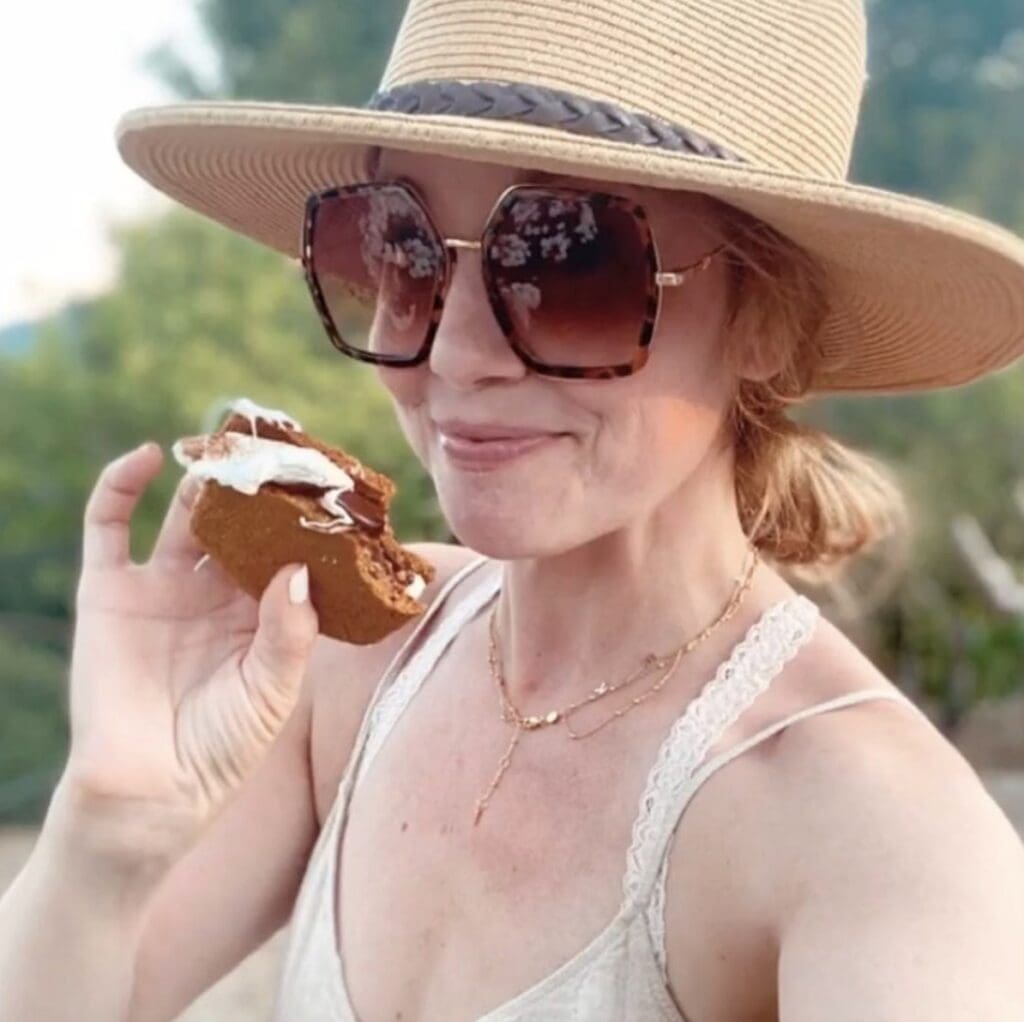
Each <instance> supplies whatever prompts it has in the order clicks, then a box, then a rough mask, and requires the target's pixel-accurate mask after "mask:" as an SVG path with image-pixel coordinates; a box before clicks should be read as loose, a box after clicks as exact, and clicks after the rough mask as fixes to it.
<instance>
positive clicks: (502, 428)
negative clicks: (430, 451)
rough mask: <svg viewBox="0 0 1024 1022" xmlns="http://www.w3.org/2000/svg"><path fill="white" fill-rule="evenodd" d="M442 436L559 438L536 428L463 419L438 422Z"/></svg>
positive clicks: (493, 438) (463, 438) (455, 437)
mask: <svg viewBox="0 0 1024 1022" xmlns="http://www.w3.org/2000/svg"><path fill="white" fill-rule="evenodd" d="M436 425H437V428H438V430H439V432H440V433H441V435H442V436H446V437H452V438H454V439H461V440H473V441H478V442H479V441H486V440H523V439H536V438H537V437H543V436H557V435H558V434H557V433H555V432H554V431H549V430H540V429H537V427H536V426H513V425H507V424H505V423H497V422H466V421H464V420H461V419H443V420H438V421H437V423H436Z"/></svg>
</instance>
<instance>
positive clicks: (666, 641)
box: [494, 501, 792, 712]
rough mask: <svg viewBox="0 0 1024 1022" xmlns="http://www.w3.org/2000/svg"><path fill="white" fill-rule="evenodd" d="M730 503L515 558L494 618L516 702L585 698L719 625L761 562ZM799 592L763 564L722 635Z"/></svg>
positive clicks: (671, 511) (660, 516) (667, 510)
mask: <svg viewBox="0 0 1024 1022" xmlns="http://www.w3.org/2000/svg"><path fill="white" fill-rule="evenodd" d="M729 509H730V510H731V513H728V512H727V511H726V510H724V509H722V508H717V509H716V510H715V511H713V512H712V511H710V510H705V511H704V512H703V513H698V512H693V513H691V514H689V515H686V514H681V513H679V512H680V511H681V510H682V509H680V508H679V507H678V506H674V507H668V506H665V505H663V506H662V508H660V509H658V511H657V512H655V514H653V515H652V516H651V517H650V518H649V519H648V520H647V521H645V522H643V523H642V524H639V525H631V526H630V528H629V529H628V530H622V531H620V532H617V533H613V534H609V535H607V536H603V537H601V538H600V539H598V540H595V541H594V542H592V543H588V544H586V545H584V546H580V547H577V548H575V549H572V550H568V551H565V552H563V553H559V554H557V555H554V556H547V557H539V558H527V559H516V560H510V561H506V562H504V564H503V571H504V576H503V580H502V592H501V593H500V596H499V598H498V601H497V605H496V617H495V622H494V623H495V628H496V633H497V637H498V650H497V652H498V654H499V661H498V662H499V664H500V665H501V669H502V671H503V673H504V676H505V679H506V684H507V686H508V691H509V693H510V696H511V698H512V701H513V703H514V704H515V705H516V706H518V707H521V708H530V712H533V710H535V709H536V708H537V706H538V704H541V703H543V704H544V705H548V704H550V707H551V708H557V707H560V706H562V705H566V704H568V703H570V702H574V701H576V700H578V699H581V698H583V697H584V696H585V695H586V694H587V693H588V692H589V691H590V690H591V689H592V688H593V687H594V686H595V685H598V684H600V683H601V682H607V683H608V684H614V683H616V682H618V681H620V680H622V679H623V678H624V677H626V676H627V675H628V674H630V673H631V672H633V671H634V670H636V669H637V668H638V667H639V666H640V664H641V662H642V661H643V659H644V657H645V656H646V655H647V654H648V653H654V654H657V655H665V654H669V653H672V652H674V651H675V650H676V649H678V648H679V647H680V646H681V645H682V644H683V643H685V642H686V641H687V640H689V639H691V638H693V637H695V636H697V635H698V634H699V633H701V632H702V631H703V630H704V629H705V628H707V627H708V626H709V625H711V624H712V623H713V622H715V621H716V619H718V618H719V616H720V615H721V614H722V612H723V610H725V608H726V607H727V605H728V604H729V601H730V598H731V597H733V596H734V594H735V593H736V590H737V587H738V585H739V584H740V582H741V580H742V578H743V576H744V574H745V569H747V568H749V567H750V565H751V554H752V548H751V547H750V545H749V543H748V542H747V539H746V537H745V536H744V534H743V530H742V528H741V526H740V523H739V519H738V515H737V513H736V510H735V503H734V502H733V501H730V504H729ZM791 593H792V590H791V589H790V587H789V586H788V585H787V584H786V583H785V582H784V581H782V580H781V579H780V578H779V576H778V575H776V573H775V572H774V571H772V570H771V569H770V568H769V567H768V566H766V565H765V564H763V563H756V564H754V570H753V573H752V575H750V576H749V583H748V588H747V590H746V591H745V592H744V593H743V598H742V601H741V602H740V604H739V607H738V608H737V610H736V611H735V616H734V617H733V618H732V621H731V622H729V626H730V627H728V628H727V626H726V624H725V623H723V625H722V629H721V631H722V633H723V634H726V635H728V634H734V633H735V631H736V622H737V621H739V622H747V623H749V622H750V621H751V620H752V619H753V617H756V616H757V614H758V613H759V611H760V609H762V608H764V607H766V606H767V605H768V604H769V603H771V602H774V601H775V600H777V599H781V598H784V597H785V596H786V595H790V594H791ZM716 638H720V636H716ZM708 642H709V643H710V642H711V637H710V636H709V638H708ZM653 678H654V676H652V680H653ZM640 684H643V682H640Z"/></svg>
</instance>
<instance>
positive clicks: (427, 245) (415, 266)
mask: <svg viewBox="0 0 1024 1022" xmlns="http://www.w3.org/2000/svg"><path fill="white" fill-rule="evenodd" d="M310 262H311V266H312V269H313V273H314V275H315V277H316V281H317V283H318V284H319V286H320V292H321V294H322V296H323V299H324V302H325V303H326V305H327V308H328V310H329V312H330V314H331V319H332V320H333V321H334V326H335V329H336V330H337V332H338V333H339V334H340V335H341V337H342V339H343V340H344V341H345V343H346V344H348V345H349V346H350V347H353V348H357V349H359V350H360V351H365V352H367V353H370V354H374V355H382V356H392V357H395V358H396V359H405V358H410V357H412V356H413V355H415V354H416V353H417V352H418V351H419V350H420V348H421V347H422V346H423V342H424V340H425V339H426V336H427V332H428V329H429V327H430V322H431V317H432V315H433V309H434V299H435V296H436V294H437V292H438V290H439V288H440V286H441V283H442V279H443V274H444V249H443V247H442V245H441V243H440V241H439V239H438V238H437V234H436V232H435V231H434V228H433V227H432V225H431V224H430V221H429V220H428V219H427V217H426V215H425V213H424V212H423V210H422V208H421V207H420V205H419V203H417V202H416V201H415V200H414V199H413V198H412V196H411V195H410V194H409V193H408V192H407V191H405V189H403V188H400V187H396V186H393V185H375V186H370V187H361V188H359V189H357V190H354V191H349V192H342V193H341V194H339V195H336V196H332V197H330V198H326V199H323V200H321V201H320V203H319V205H318V206H317V210H316V221H315V226H314V230H313V241H312V247H311V251H310Z"/></svg>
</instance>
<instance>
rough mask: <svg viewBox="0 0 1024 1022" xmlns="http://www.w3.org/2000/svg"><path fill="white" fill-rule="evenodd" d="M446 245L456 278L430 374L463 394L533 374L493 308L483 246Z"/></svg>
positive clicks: (452, 280) (452, 281) (452, 242)
mask: <svg viewBox="0 0 1024 1022" xmlns="http://www.w3.org/2000/svg"><path fill="white" fill-rule="evenodd" d="M445 244H446V245H447V246H448V250H449V253H450V256H451V278H450V280H449V283H448V293H447V295H446V296H445V302H444V309H443V311H442V313H441V322H440V323H439V324H438V327H437V332H436V333H435V335H434V343H433V345H432V347H431V351H430V358H429V360H428V361H429V365H430V369H431V372H433V373H434V374H435V375H437V376H439V377H441V378H442V379H444V380H446V381H447V382H448V383H450V384H451V385H452V386H453V387H456V388H459V389H463V390H469V389H473V388H474V387H479V386H481V385H482V384H484V383H486V382H487V381H490V380H515V379H519V378H521V377H523V376H524V375H525V374H526V373H527V372H528V370H527V368H526V366H524V365H523V363H522V362H521V361H520V360H519V356H518V355H516V353H515V352H514V351H513V350H512V348H511V347H510V346H509V344H508V341H507V340H506V339H505V335H504V332H503V331H502V329H501V325H500V324H499V323H498V321H497V319H496V318H495V316H494V310H493V309H492V308H491V303H490V299H489V298H488V295H487V286H486V283H485V281H484V272H483V257H482V252H481V249H480V243H479V242H466V241H462V240H459V239H446V241H445Z"/></svg>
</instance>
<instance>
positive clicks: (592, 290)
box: [302, 178, 724, 380]
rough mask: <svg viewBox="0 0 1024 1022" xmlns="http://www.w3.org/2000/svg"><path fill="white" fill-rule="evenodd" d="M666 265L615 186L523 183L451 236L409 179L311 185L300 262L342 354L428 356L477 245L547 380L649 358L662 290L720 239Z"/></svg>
mask: <svg viewBox="0 0 1024 1022" xmlns="http://www.w3.org/2000/svg"><path fill="white" fill-rule="evenodd" d="M723 248H724V246H723V245H720V246H718V247H717V248H715V249H713V250H712V251H710V252H708V253H707V254H705V255H704V256H702V257H701V258H700V259H698V260H696V261H695V262H693V263H691V264H689V265H687V266H682V267H680V268H678V269H674V270H662V268H661V263H660V259H659V255H658V248H657V244H656V243H655V240H654V235H653V233H652V231H651V228H650V224H649V223H648V219H647V214H646V212H645V210H644V208H643V206H641V205H640V204H639V203H637V202H635V201H633V200H632V199H628V198H626V197H624V196H620V195H612V194H606V193H603V192H594V191H589V190H583V189H576V188H567V187H549V186H543V185H531V184H517V185H512V186H511V187H509V188H507V189H506V190H505V191H504V192H502V194H501V195H500V196H499V197H498V200H497V202H496V203H495V204H494V207H493V209H492V210H491V213H490V214H489V216H488V218H487V221H486V223H485V226H484V229H483V233H482V235H481V237H480V240H479V241H471V240H464V239H461V238H445V237H444V236H443V235H442V234H441V232H440V231H438V229H437V227H436V225H435V224H434V221H433V219H432V218H431V216H430V212H429V210H428V208H427V205H426V203H425V202H424V201H423V200H422V198H421V196H420V195H419V193H418V192H417V190H416V188H415V186H414V185H413V184H412V183H411V182H409V181H407V180H404V179H402V178H398V179H396V180H394V181H388V182H365V183H361V184H354V185H347V186H345V187H335V188H328V189H326V190H324V191H319V192H314V193H313V194H312V195H310V196H309V198H308V200H307V202H306V215H305V220H304V225H303V237H302V265H303V269H304V271H305V277H306V282H307V283H308V285H309V289H310V292H311V294H312V296H313V302H314V303H315V305H316V308H317V311H318V313H319V315H320V319H321V320H322V322H323V325H324V328H325V329H326V331H327V335H328V337H329V338H330V340H331V343H332V344H333V345H334V346H335V347H336V348H337V349H338V350H339V351H341V352H343V353H344V354H346V355H349V356H351V357H352V358H357V359H360V360H361V361H363V362H371V363H373V364H374V365H381V366H391V367H396V368H398V367H407V366H417V365H420V364H421V363H423V362H424V361H425V360H426V359H427V358H428V357H429V355H430V349H431V346H432V344H433V341H434V336H435V334H436V333H437V328H438V325H439V324H440V322H441V314H442V311H443V309H444V301H445V295H446V294H447V292H448V286H449V284H450V282H451V279H452V270H453V268H454V265H455V260H456V258H457V254H458V251H459V250H460V249H475V250H479V251H480V253H481V265H482V271H483V280H484V284H485V286H486V290H487V296H488V299H489V300H490V304H491V308H492V309H493V311H494V316H495V318H496V320H497V322H498V323H499V325H500V327H501V330H502V332H503V333H504V335H505V338H506V340H507V341H508V343H509V345H510V346H511V348H512V350H513V351H514V352H515V353H516V354H517V355H518V356H519V358H520V359H521V360H522V361H523V363H524V364H525V365H526V366H528V367H529V368H530V369H532V370H533V371H534V372H536V373H539V374H541V375H544V376H557V377H562V378H570V379H585V380H602V379H614V378H616V377H621V376H629V375H631V374H633V373H635V372H637V371H638V370H639V369H641V368H642V367H643V366H644V365H645V364H646V363H647V359H648V357H649V354H650V348H651V340H652V338H653V336H654V332H655V327H656V325H657V321H658V312H659V309H660V307H661V295H662V288H665V287H678V286H680V285H682V284H683V283H685V282H686V280H687V279H688V278H689V277H690V275H691V274H692V273H695V272H698V271H701V270H704V269H706V268H707V267H708V265H709V264H710V262H711V260H712V259H713V258H714V256H715V255H717V254H718V253H719V252H720V251H722V249H723Z"/></svg>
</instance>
